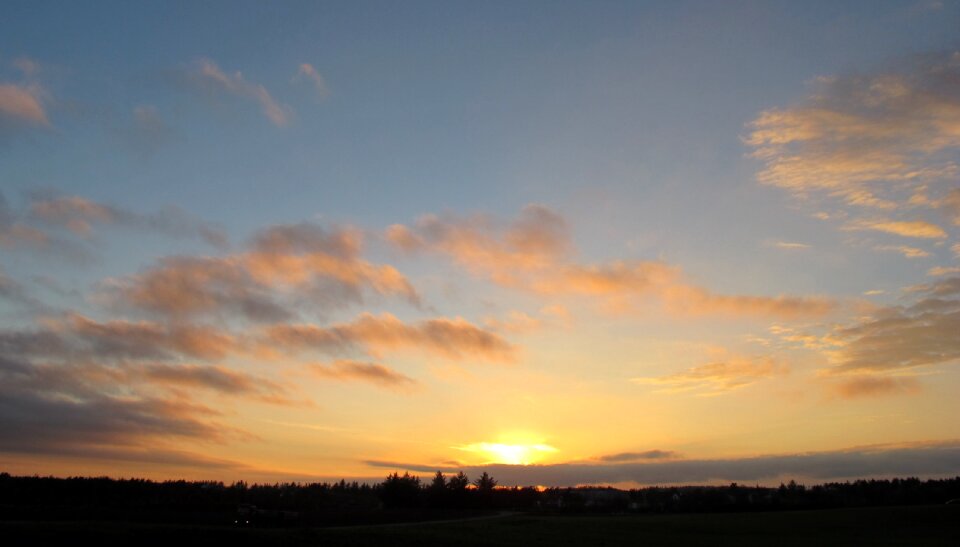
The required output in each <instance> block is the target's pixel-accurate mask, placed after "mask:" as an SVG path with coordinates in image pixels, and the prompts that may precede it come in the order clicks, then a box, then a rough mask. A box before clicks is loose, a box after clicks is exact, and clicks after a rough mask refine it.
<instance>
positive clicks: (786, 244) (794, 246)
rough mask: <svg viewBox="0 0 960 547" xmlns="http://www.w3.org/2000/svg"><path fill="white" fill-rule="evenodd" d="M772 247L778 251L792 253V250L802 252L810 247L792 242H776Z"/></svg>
mask: <svg viewBox="0 0 960 547" xmlns="http://www.w3.org/2000/svg"><path fill="white" fill-rule="evenodd" d="M773 246H774V247H776V248H778V249H786V250H791V251H792V250H803V249H809V248H810V245H807V244H806V243H794V242H790V241H777V242H776V243H774V244H773Z"/></svg>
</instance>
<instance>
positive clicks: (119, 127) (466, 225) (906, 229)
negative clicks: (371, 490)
mask: <svg viewBox="0 0 960 547" xmlns="http://www.w3.org/2000/svg"><path fill="white" fill-rule="evenodd" d="M958 29H960V3H958V2H952V1H946V0H944V1H928V0H923V1H897V2H892V1H891V2H886V1H869V2H836V1H831V2H776V1H769V2H723V3H718V2H676V1H671V2H622V3H621V2H566V1H565V2H533V1H531V2H480V3H478V2H402V3H398V2H325V3H316V2H293V1H286V2H271V3H264V2H233V1H232V2H204V3H196V2H138V3H130V2H106V1H104V2H97V3H94V4H83V3H76V2H43V1H41V2H37V1H31V2H19V1H8V2H4V4H3V6H2V8H0V469H2V470H4V471H6V472H10V473H13V474H29V475H32V474H41V475H56V476H74V475H109V476H116V477H146V478H154V479H173V478H187V479H210V480H223V481H234V480H241V479H242V480H246V481H266V482H275V481H315V480H339V479H340V478H348V479H357V480H369V481H376V480H381V479H382V477H384V476H386V475H387V474H388V473H392V472H394V471H399V472H404V471H408V472H412V473H417V474H420V475H428V474H432V473H433V472H434V471H436V470H441V471H444V472H456V471H458V470H461V469H462V470H465V471H466V472H467V473H468V475H471V476H475V475H479V474H480V473H481V472H482V471H484V470H488V471H490V472H491V474H492V475H493V476H494V477H496V478H497V479H498V480H499V482H500V484H525V485H532V484H536V485H545V486H566V485H579V484H610V485H618V486H639V485H650V484H694V483H696V484H723V483H729V482H731V481H739V482H748V483H757V484H773V485H776V484H778V483H779V482H780V481H783V480H789V479H793V478H795V479H799V480H802V481H808V482H823V481H827V480H850V479H854V478H860V477H889V476H922V477H940V476H955V475H957V474H960V421H958V420H957V419H956V416H958V415H960V398H957V397H956V393H957V392H958V390H960V366H958V365H960V32H958Z"/></svg>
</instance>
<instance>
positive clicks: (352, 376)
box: [310, 360, 417, 390]
mask: <svg viewBox="0 0 960 547" xmlns="http://www.w3.org/2000/svg"><path fill="white" fill-rule="evenodd" d="M310 370H311V371H312V372H313V373H314V374H316V375H317V376H320V377H322V378H333V379H336V380H358V381H361V382H370V383H372V384H376V385H379V386H381V387H386V388H391V389H401V390H403V389H410V388H412V387H414V386H416V384H417V381H416V380H414V379H413V378H411V377H409V376H407V375H405V374H402V373H400V372H397V371H396V370H393V369H391V368H390V367H387V366H384V365H381V364H378V363H364V362H360V361H350V360H338V361H334V362H333V363H330V364H328V365H323V364H314V365H311V366H310Z"/></svg>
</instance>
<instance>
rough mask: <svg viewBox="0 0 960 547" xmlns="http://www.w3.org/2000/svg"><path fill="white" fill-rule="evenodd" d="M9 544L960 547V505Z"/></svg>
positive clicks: (54, 525) (175, 529) (517, 518)
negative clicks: (888, 546) (840, 546)
mask: <svg viewBox="0 0 960 547" xmlns="http://www.w3.org/2000/svg"><path fill="white" fill-rule="evenodd" d="M0 538H2V540H3V541H2V542H3V544H4V545H8V546H12V545H28V544H29V545H38V544H39V545H45V544H51V545H61V544H65V543H66V542H67V541H69V542H70V544H74V545H75V544H78V543H79V542H81V541H83V542H86V541H91V542H93V545H120V544H133V545H138V546H140V545H164V546H181V545H284V546H300V545H312V546H318V547H319V546H328V545H357V546H365V545H370V546H373V545H377V546H382V545H458V546H467V545H516V546H527V545H545V546H547V545H549V546H555V545H711V546H716V545H736V546H750V545H757V546H760V545H763V546H768V545H778V546H783V545H785V546H790V545H797V546H804V547H809V546H821V545H945V546H946V545H949V546H956V545H960V506H958V505H936V506H912V507H874V508H857V509H830V510H820V511H787V512H768V513H727V514H717V513H713V514H682V515H636V516H617V515H613V516H571V515H563V516H543V515H529V516H528V515H511V516H504V517H500V518H494V519H489V520H472V521H461V522H448V523H424V524H402V525H392V526H372V527H357V528H350V529H321V528H288V529H240V528H228V527H199V526H198V527H192V526H173V525H155V524H131V523H119V522H43V523H37V522H0Z"/></svg>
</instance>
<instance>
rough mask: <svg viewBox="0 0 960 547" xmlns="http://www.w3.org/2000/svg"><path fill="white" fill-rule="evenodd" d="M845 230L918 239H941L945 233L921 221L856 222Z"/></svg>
mask: <svg viewBox="0 0 960 547" xmlns="http://www.w3.org/2000/svg"><path fill="white" fill-rule="evenodd" d="M844 229H846V230H876V231H878V232H886V233H888V234H894V235H898V236H902V237H913V238H920V239H943V238H945V237H947V233H946V232H944V231H943V228H941V227H939V226H937V225H936V224H932V223H930V222H926V221H923V220H910V221H895V220H858V221H854V222H851V223H849V224H847V225H846V226H844Z"/></svg>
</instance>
